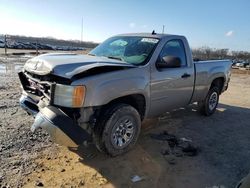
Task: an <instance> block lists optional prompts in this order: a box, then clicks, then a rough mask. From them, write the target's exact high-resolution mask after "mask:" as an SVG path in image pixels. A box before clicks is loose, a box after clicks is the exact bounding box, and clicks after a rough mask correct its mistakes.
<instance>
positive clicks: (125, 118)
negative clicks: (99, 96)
mask: <svg viewBox="0 0 250 188" xmlns="http://www.w3.org/2000/svg"><path fill="white" fill-rule="evenodd" d="M101 116H102V117H101V118H100V120H99V121H98V123H97V125H96V126H97V127H96V128H97V129H96V130H97V131H96V132H95V134H94V135H95V136H94V137H95V144H96V147H97V149H99V150H100V151H102V152H106V153H107V154H109V155H111V156H117V155H121V154H123V153H125V152H127V151H129V150H130V149H132V148H133V146H134V145H135V144H136V141H137V139H138V137H139V134H140V130H141V119H140V115H139V113H138V111H137V110H136V109H135V108H134V107H132V106H130V105H127V104H116V105H113V106H111V107H109V108H108V109H107V110H105V112H104V113H103V114H101Z"/></svg>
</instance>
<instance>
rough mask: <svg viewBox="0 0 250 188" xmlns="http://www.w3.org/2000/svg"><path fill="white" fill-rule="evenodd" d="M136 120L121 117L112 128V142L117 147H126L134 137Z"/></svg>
mask: <svg viewBox="0 0 250 188" xmlns="http://www.w3.org/2000/svg"><path fill="white" fill-rule="evenodd" d="M134 133H135V122H134V120H133V118H131V117H124V118H121V119H120V120H118V121H117V122H116V124H115V125H114V127H113V129H112V134H111V142H112V144H113V146H114V147H115V148H118V149H122V148H124V147H126V146H127V145H128V144H129V143H130V142H131V141H132V140H133V137H134Z"/></svg>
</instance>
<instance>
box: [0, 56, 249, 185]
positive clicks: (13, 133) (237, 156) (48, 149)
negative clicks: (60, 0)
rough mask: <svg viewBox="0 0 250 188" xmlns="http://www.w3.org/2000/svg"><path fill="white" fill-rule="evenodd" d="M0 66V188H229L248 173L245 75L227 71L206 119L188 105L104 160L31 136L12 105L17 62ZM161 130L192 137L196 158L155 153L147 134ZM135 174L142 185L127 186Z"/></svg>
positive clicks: (157, 148)
mask: <svg viewBox="0 0 250 188" xmlns="http://www.w3.org/2000/svg"><path fill="white" fill-rule="evenodd" d="M27 58H28V57H26V59H27ZM0 61H2V62H4V64H3V63H2V64H0V96H1V97H0V156H1V157H0V187H42V186H43V187H124V188H126V187H139V188H145V187H150V188H151V187H166V188H179V187H180V188H183V187H188V188H189V187H190V188H201V187H204V188H210V187H211V188H212V187H216V186H217V187H220V188H222V187H226V188H233V187H234V186H235V185H236V183H237V182H238V181H239V180H240V179H241V178H242V177H244V176H245V175H246V174H247V173H248V172H249V170H250V160H249V158H250V76H249V75H244V74H232V78H231V82H230V86H229V89H228V91H226V92H225V93H224V94H223V95H222V96H221V98H220V104H219V106H218V109H217V112H216V113H215V114H214V115H213V116H211V117H204V116H201V115H200V114H199V113H198V112H197V108H196V106H195V105H192V106H189V107H187V108H186V109H180V110H177V111H174V112H171V113H167V114H165V115H164V116H162V117H161V118H159V119H155V120H149V121H147V122H145V123H144V125H143V130H142V133H141V135H140V138H139V141H138V144H137V145H136V147H135V148H134V149H133V150H132V151H130V152H128V153H127V154H125V155H123V156H119V157H115V158H110V157H108V156H107V155H105V154H101V153H99V152H97V151H96V149H95V148H94V146H93V145H89V146H88V147H80V148H77V149H74V148H71V149H67V148H64V147H60V146H57V145H55V144H53V143H51V141H50V140H49V138H48V135H47V134H46V133H45V132H43V131H42V130H39V131H38V132H36V133H35V134H32V133H31V132H30V125H31V124H32V122H33V118H32V117H30V116H28V115H27V114H26V113H25V112H24V111H23V110H22V109H20V107H19V104H18V99H19V97H20V89H19V83H18V78H17V74H16V72H17V71H18V70H20V69H21V65H22V63H23V62H24V61H25V58H9V59H3V58H2V59H0ZM162 131H168V132H169V133H171V134H174V135H176V136H177V137H179V138H186V139H188V140H192V144H194V145H195V146H197V147H198V148H199V153H198V155H197V156H187V155H162V151H164V150H165V149H166V148H168V147H169V146H168V143H167V142H166V141H159V140H155V139H152V138H151V137H150V134H151V133H161V132H162ZM135 175H138V176H140V177H142V180H141V181H139V182H135V183H133V182H132V181H131V178H132V177H133V176H135Z"/></svg>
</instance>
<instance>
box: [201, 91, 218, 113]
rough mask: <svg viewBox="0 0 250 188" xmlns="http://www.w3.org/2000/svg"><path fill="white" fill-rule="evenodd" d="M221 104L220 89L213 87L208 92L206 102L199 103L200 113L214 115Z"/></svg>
mask: <svg viewBox="0 0 250 188" xmlns="http://www.w3.org/2000/svg"><path fill="white" fill-rule="evenodd" d="M218 102H219V88H218V87H212V88H210V90H209V91H208V94H207V96H206V98H205V100H204V101H202V102H199V103H198V104H199V107H200V112H201V113H202V114H203V115H205V116H210V115H212V114H213V113H214V112H215V111H216V108H217V105H218Z"/></svg>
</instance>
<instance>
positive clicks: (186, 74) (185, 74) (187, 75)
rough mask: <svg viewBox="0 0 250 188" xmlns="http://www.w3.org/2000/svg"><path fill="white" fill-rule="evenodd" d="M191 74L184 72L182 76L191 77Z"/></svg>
mask: <svg viewBox="0 0 250 188" xmlns="http://www.w3.org/2000/svg"><path fill="white" fill-rule="evenodd" d="M190 76H191V75H190V74H188V73H184V74H183V75H182V76H181V77H182V78H188V77H190Z"/></svg>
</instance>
